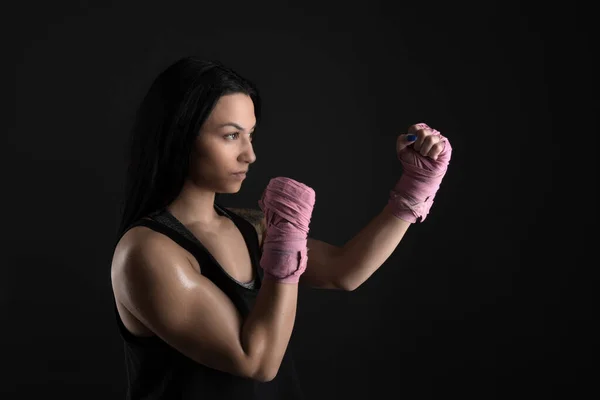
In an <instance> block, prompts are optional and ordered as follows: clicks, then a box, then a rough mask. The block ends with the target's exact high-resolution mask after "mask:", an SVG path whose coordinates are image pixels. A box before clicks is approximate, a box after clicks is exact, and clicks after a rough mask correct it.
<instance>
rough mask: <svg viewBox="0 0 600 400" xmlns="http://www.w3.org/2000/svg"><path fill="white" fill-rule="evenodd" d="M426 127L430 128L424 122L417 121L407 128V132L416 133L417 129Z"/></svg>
mask: <svg viewBox="0 0 600 400" xmlns="http://www.w3.org/2000/svg"><path fill="white" fill-rule="evenodd" d="M426 129H431V128H430V127H429V125H427V124H426V123H424V122H419V123H418V124H414V125H411V126H410V127H409V128H408V133H417V131H420V130H426Z"/></svg>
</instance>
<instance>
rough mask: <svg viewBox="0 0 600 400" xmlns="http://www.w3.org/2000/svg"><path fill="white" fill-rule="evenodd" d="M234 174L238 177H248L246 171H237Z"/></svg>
mask: <svg viewBox="0 0 600 400" xmlns="http://www.w3.org/2000/svg"><path fill="white" fill-rule="evenodd" d="M232 175H233V176H235V177H236V178H242V179H243V178H245V177H246V173H245V172H237V173H234V174H232Z"/></svg>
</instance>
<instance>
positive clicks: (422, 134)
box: [413, 129, 429, 152]
mask: <svg viewBox="0 0 600 400" xmlns="http://www.w3.org/2000/svg"><path fill="white" fill-rule="evenodd" d="M415 135H417V140H415V144H414V146H413V149H415V151H418V152H420V151H421V147H422V146H423V143H424V142H425V139H426V138H427V136H429V130H427V129H418V130H417V131H416V133H415Z"/></svg>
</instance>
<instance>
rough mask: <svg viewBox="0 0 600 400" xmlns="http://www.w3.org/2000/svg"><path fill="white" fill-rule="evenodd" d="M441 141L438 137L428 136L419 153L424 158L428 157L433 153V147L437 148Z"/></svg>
mask: <svg viewBox="0 0 600 400" xmlns="http://www.w3.org/2000/svg"><path fill="white" fill-rule="evenodd" d="M439 141H440V139H439V136H438V135H428V136H427V137H426V138H425V139H423V145H422V146H421V148H420V149H419V153H421V155H422V156H423V157H427V156H428V155H429V153H430V152H431V149H432V148H433V146H435V145H436V144H437V143H438V142H439Z"/></svg>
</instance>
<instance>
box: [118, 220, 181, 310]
mask: <svg viewBox="0 0 600 400" xmlns="http://www.w3.org/2000/svg"><path fill="white" fill-rule="evenodd" d="M156 255H160V257H161V258H169V259H172V260H173V261H175V262H177V263H179V264H182V263H183V264H185V263H184V261H185V260H188V258H187V256H186V255H185V250H183V249H182V248H181V247H179V246H178V245H177V244H176V243H175V242H173V241H172V240H171V239H169V238H168V237H166V236H165V235H163V234H161V233H159V232H156V231H154V230H152V229H150V228H148V227H145V226H136V227H134V228H131V229H130V230H129V231H127V232H126V233H125V234H124V235H123V236H122V237H121V240H119V242H118V243H117V246H116V247H115V251H114V254H113V259H112V265H111V277H112V284H113V290H114V292H115V296H116V297H117V299H120V298H121V297H122V295H123V292H122V290H123V289H124V288H123V287H122V285H123V284H124V283H126V280H127V279H128V278H129V277H130V274H131V273H132V272H133V271H131V269H132V266H138V265H153V264H147V263H140V262H139V261H141V260H140V258H148V257H150V258H151V257H154V256H156ZM188 262H189V261H188ZM127 268H128V269H129V270H127ZM135 272H136V273H141V272H142V271H139V270H138V271H135ZM123 300H124V299H123Z"/></svg>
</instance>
